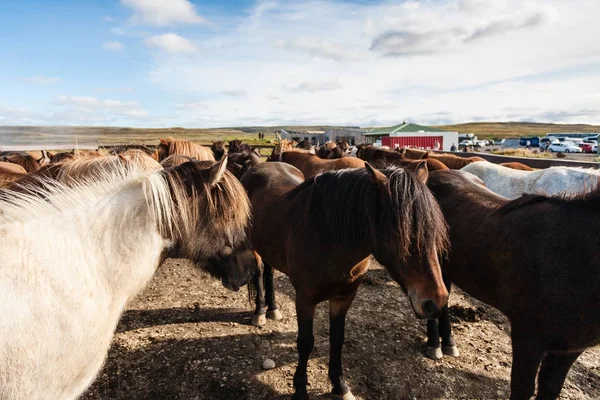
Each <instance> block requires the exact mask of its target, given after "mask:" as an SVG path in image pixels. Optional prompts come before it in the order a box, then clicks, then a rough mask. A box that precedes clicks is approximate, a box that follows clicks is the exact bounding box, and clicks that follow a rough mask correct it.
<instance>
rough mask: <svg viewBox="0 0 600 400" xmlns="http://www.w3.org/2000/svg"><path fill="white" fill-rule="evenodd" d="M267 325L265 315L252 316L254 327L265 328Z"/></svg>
mask: <svg viewBox="0 0 600 400" xmlns="http://www.w3.org/2000/svg"><path fill="white" fill-rule="evenodd" d="M266 323H267V317H266V316H265V314H259V315H253V316H252V325H254V326H264V325H265V324H266Z"/></svg>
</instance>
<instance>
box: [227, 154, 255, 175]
mask: <svg viewBox="0 0 600 400" xmlns="http://www.w3.org/2000/svg"><path fill="white" fill-rule="evenodd" d="M227 158H228V161H227V169H228V170H229V172H231V173H232V174H233V175H234V176H235V177H236V178H238V179H240V178H241V177H242V175H244V173H245V172H246V171H248V169H250V168H251V167H253V166H255V165H258V164H260V162H261V161H260V157H259V156H258V154H256V152H254V151H250V152H247V151H243V152H240V153H229V154H228V155H227Z"/></svg>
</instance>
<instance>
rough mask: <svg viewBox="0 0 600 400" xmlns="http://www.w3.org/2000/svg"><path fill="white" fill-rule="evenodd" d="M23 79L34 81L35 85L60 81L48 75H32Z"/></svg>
mask: <svg viewBox="0 0 600 400" xmlns="http://www.w3.org/2000/svg"><path fill="white" fill-rule="evenodd" d="M25 81H27V82H29V83H34V84H36V85H49V84H52V83H58V82H61V79H60V78H56V77H48V76H33V77H31V78H26V79H25Z"/></svg>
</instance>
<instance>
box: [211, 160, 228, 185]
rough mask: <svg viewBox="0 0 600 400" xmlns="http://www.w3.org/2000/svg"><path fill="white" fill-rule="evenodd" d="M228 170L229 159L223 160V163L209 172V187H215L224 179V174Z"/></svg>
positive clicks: (217, 164) (214, 166)
mask: <svg viewBox="0 0 600 400" xmlns="http://www.w3.org/2000/svg"><path fill="white" fill-rule="evenodd" d="M226 169H227V157H223V158H221V161H219V162H218V163H216V164H215V165H213V166H212V167H210V168H209V170H208V185H209V186H215V185H216V184H217V183H219V182H220V181H221V179H223V174H225V170H226Z"/></svg>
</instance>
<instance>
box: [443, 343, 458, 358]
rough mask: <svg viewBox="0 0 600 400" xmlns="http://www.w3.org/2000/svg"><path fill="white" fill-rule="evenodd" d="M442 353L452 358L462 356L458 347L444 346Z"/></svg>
mask: <svg viewBox="0 0 600 400" xmlns="http://www.w3.org/2000/svg"><path fill="white" fill-rule="evenodd" d="M442 353H444V354H445V355H447V356H451V357H458V356H460V352H459V351H458V347H456V346H442Z"/></svg>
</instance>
